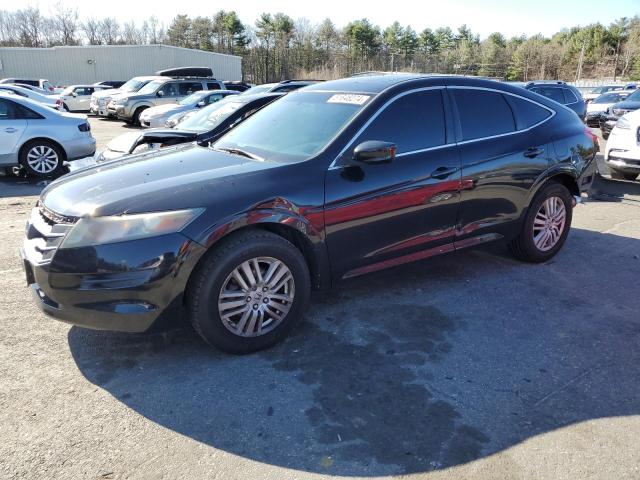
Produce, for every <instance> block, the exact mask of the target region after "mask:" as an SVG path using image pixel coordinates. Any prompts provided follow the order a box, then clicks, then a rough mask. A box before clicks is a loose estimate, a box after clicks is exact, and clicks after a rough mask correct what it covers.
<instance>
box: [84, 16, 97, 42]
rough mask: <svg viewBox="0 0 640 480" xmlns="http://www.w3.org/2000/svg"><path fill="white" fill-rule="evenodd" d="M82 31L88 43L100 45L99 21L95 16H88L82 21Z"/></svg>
mask: <svg viewBox="0 0 640 480" xmlns="http://www.w3.org/2000/svg"><path fill="white" fill-rule="evenodd" d="M81 28H82V31H83V32H84V36H85V37H86V38H87V42H89V45H101V44H102V39H101V32H100V22H99V21H98V20H96V19H95V18H89V19H87V20H86V21H85V22H83V23H82V27H81Z"/></svg>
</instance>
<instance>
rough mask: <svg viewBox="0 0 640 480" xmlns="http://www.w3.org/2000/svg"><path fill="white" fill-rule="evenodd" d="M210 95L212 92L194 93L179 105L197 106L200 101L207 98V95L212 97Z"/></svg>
mask: <svg viewBox="0 0 640 480" xmlns="http://www.w3.org/2000/svg"><path fill="white" fill-rule="evenodd" d="M210 94H211V92H208V91H206V90H203V91H201V92H196V93H192V94H191V95H189V96H188V97H185V98H183V99H182V100H180V101H179V102H178V103H179V104H180V105H195V104H196V103H198V102H199V101H200V100H202V99H203V98H204V97H206V96H207V95H210Z"/></svg>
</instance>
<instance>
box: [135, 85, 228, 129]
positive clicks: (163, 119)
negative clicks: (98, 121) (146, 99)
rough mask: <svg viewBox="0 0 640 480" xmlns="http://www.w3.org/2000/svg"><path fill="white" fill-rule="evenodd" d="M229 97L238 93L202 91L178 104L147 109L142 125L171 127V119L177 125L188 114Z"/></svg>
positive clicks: (142, 116) (141, 120) (141, 115)
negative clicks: (169, 121)
mask: <svg viewBox="0 0 640 480" xmlns="http://www.w3.org/2000/svg"><path fill="white" fill-rule="evenodd" d="M229 95H238V92H236V91H233V90H200V91H198V92H195V93H192V94H191V95H189V96H188V97H186V98H183V99H182V100H180V101H179V102H178V103H168V104H165V105H158V106H157V107H151V108H147V109H146V110H145V111H144V112H142V113H141V114H140V125H142V126H143V127H165V126H169V125H167V124H166V123H167V120H169V118H170V117H171V119H172V120H176V123H177V120H179V119H180V118H181V117H182V116H183V115H185V114H186V113H188V112H190V111H193V110H196V109H198V108H202V107H206V106H207V105H211V104H212V103H215V102H217V101H219V100H222V99H223V98H225V97H228V96H229ZM174 125H175V123H174ZM171 126H173V125H171Z"/></svg>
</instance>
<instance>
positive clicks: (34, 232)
mask: <svg viewBox="0 0 640 480" xmlns="http://www.w3.org/2000/svg"><path fill="white" fill-rule="evenodd" d="M76 221H77V219H76V218H74V217H66V216H64V215H59V214H57V213H55V212H52V211H51V210H49V209H48V208H46V207H44V206H41V205H36V207H35V208H34V209H33V210H31V216H30V217H29V221H28V223H27V239H26V240H25V243H24V248H25V250H27V254H28V257H29V259H30V260H32V261H34V262H35V263H38V264H45V263H49V262H50V261H51V259H52V258H53V255H54V254H55V252H56V250H57V249H58V247H59V246H60V243H62V240H63V239H64V237H65V235H66V234H67V232H69V230H71V228H72V227H73V225H74V223H75V222H76Z"/></svg>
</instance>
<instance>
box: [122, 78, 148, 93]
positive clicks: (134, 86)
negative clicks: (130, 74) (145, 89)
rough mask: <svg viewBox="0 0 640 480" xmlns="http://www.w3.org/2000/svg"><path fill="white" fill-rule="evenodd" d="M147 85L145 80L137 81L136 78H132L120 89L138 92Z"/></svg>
mask: <svg viewBox="0 0 640 480" xmlns="http://www.w3.org/2000/svg"><path fill="white" fill-rule="evenodd" d="M145 83H146V82H145V81H144V80H136V79H135V78H132V79H131V80H129V81H128V82H127V83H125V84H124V85H122V87H120V88H121V89H122V90H124V91H125V92H137V91H138V90H140V87H142V86H143V85H144V84H145Z"/></svg>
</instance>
